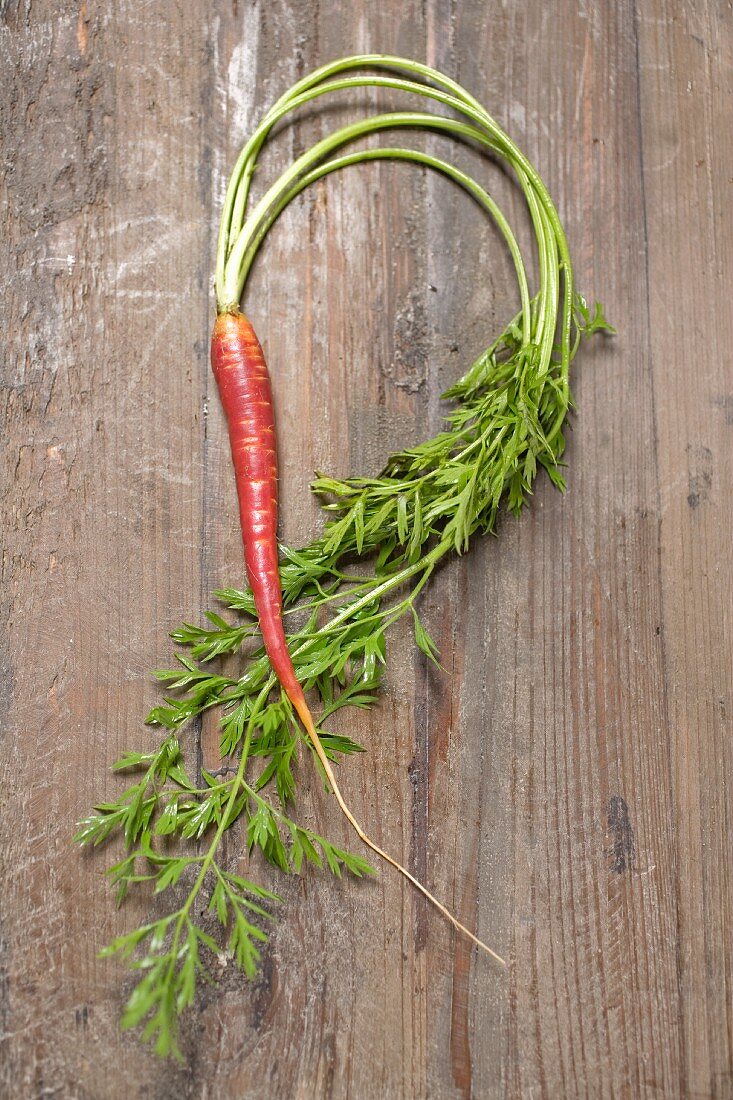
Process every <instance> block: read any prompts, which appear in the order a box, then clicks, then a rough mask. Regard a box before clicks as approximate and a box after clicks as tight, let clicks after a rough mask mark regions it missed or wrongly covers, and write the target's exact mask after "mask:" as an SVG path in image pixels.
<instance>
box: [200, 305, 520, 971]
mask: <svg viewBox="0 0 733 1100" xmlns="http://www.w3.org/2000/svg"><path fill="white" fill-rule="evenodd" d="M211 365H212V369H213V372H214V377H215V378H216V383H217V386H218V388H219V394H220V397H221V403H222V407H223V409H224V413H225V415H226V419H227V425H228V428H229V441H230V444H231V449H232V461H233V464H234V475H235V479H236V485H237V496H238V498H239V518H240V523H241V527H242V539H243V542H244V561H245V567H246V571H247V580H248V582H249V586H250V588H251V589H252V596H253V598H254V603H255V608H256V610H257V616H258V618H259V623H260V630H261V632H262V640H263V642H264V646H265V651H266V653H267V655H268V657H269V659H270V663H271V665H272V668H273V671H274V673H275V675H276V676H277V678H278V680H279V681H280V684H281V685H282V687H283V689H284V691H285V693H286V695H287V697H288V699H289V700H290V702H291V703H292V705H293V707H294V708H295V711H296V713H297V714H298V717H299V718H300V720H301V722H302V723H303V726H304V728H305V731H306V733H307V734H308V737H309V738H310V740H311V742H312V744H313V747H314V749H315V751H316V754H317V756H318V759H319V760H320V762H321V764H322V766H323V770H324V772H325V774H326V777H327V779H328V782H329V783H330V785H331V788H332V790H333V793H334V795H335V797H336V801H337V802H338V804H339V806H340V808H341V810H342V812H343V814H344V816H345V817H346V819H347V820H348V821H349V823H350V824H351V826H352V827H353V828H354V830H355V831H356V833H357V834H358V836H359V837H360V839H361V840H362V841H363V843H364V844H366V845H367V847H368V848H370V849H371V850H372V851H373V852H375V853H376V855H378V856H379V857H380V858H381V859H383V860H385V861H386V862H387V863H389V864H390V865H391V866H392V867H394V868H396V870H398V871H399V872H400V874H401V875H404V877H405V878H406V879H408V880H409V881H410V882H411V883H412V884H413V886H415V887H416V888H417V889H418V890H419V891H420V893H421V894H423V895H424V896H425V897H426V898H427V899H428V901H430V902H432V904H433V905H434V906H435V907H436V908H437V909H438V910H439V911H440V912H441V913H442V914H443V915H444V916H445V917H446V918H447V919H448V920H449V921H450V922H451V924H452V925H453V926H454V927H455V928H457V929H458V930H459V931H461V932H463V933H464V934H465V935H467V936H468V937H469V938H470V939H471V940H473V942H474V943H476V944H478V946H479V947H481V948H483V950H484V951H486V952H487V953H488V954H489V955H491V956H493V958H495V959H497V960H498V961H499V962H501V963H503V962H504V960H503V959H502V958H501V957H500V956H499V955H497V954H496V952H494V951H492V950H491V948H490V947H487V945H486V944H485V943H483V941H482V940H480V939H479V938H478V937H477V936H475V935H474V934H473V932H471V931H469V929H468V928H466V927H465V926H464V925H463V924H461V923H460V921H458V920H457V919H456V917H454V916H453V914H452V913H451V912H449V910H448V909H446V908H445V906H444V905H442V904H441V903H440V902H439V901H438V900H437V898H435V897H433V895H432V894H431V893H430V892H429V891H428V890H427V889H426V888H425V887H424V886H423V885H422V883H421V882H419V881H418V880H417V879H416V878H415V877H414V876H413V875H411V874H410V872H409V871H408V870H407V869H406V868H405V867H403V866H402V864H400V863H398V862H397V860H396V859H393V857H392V856H390V855H388V853H387V852H385V851H383V849H382V848H380V847H379V846H378V845H377V844H376V843H375V842H374V841H373V840H371V838H370V837H369V836H368V835H367V834H366V833H365V832H364V830H363V829H362V827H361V825H360V824H359V822H358V821H357V820H356V818H355V817H354V815H353V814H352V812H351V810H350V809H349V807H348V805H347V804H346V802H345V800H344V797H343V795H342V794H341V791H340V789H339V786H338V783H337V782H336V777H335V776H334V774H333V768H332V767H331V762H330V761H329V759H328V756H327V755H326V752H325V750H324V748H323V745H322V743H321V739H320V738H319V736H318V733H317V731H316V726H315V722H314V721H313V717H312V715H311V712H310V708H309V707H308V703H307V702H306V699H305V695H304V694H303V688H302V687H301V685H300V683H299V681H298V678H297V676H296V673H295V669H294V667H293V661H292V658H291V656H290V653H289V651H288V645H287V641H286V638H285V631H284V629H283V622H282V589H281V585H280V570H279V567H278V555H277V448H276V438H275V416H274V410H273V404H272V386H271V384H270V375H269V371H268V369H267V363H266V362H265V357H264V354H263V352H262V347H261V345H260V342H259V340H258V339H257V335H256V334H255V331H254V329H253V327H252V325H251V324H250V322H249V320H248V319H247V318H246V317H245V315H244V314H243V313H241V312H240V310H239V309H231V310H226V311H225V312H223V313H220V314H219V315H218V316H217V318H216V322H215V324H214V331H213V334H212V338H211Z"/></svg>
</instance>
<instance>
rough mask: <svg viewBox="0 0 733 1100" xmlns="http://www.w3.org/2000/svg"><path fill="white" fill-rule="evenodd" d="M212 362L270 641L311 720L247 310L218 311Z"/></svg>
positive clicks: (267, 409)
mask: <svg viewBox="0 0 733 1100" xmlns="http://www.w3.org/2000/svg"><path fill="white" fill-rule="evenodd" d="M211 365H212V368H213V371H214V377H215V378H216V383H217V386H218V388H219V394H220V396H221V403H222V406H223V408H224V413H225V414H226V418H227V425H228V428H229V441H230V443H231V448H232V462H233V463H234V473H235V478H236V484H237V496H238V498H239V520H240V523H241V527H242V540H243V542H244V562H245V567H246V570H247V580H248V582H249V586H250V588H251V589H252V595H253V597H254V602H255V607H256V608H257V615H258V618H259V621H260V629H261V631H262V639H263V642H264V645H265V650H266V651H267V655H268V657H269V658H270V663H271V664H272V668H273V670H274V672H275V675H276V676H277V678H278V680H279V681H280V683H281V684H282V686H283V688H284V689H285V692H286V694H287V696H288V698H289V699H290V701H291V702H292V704H293V706H294V707H295V709H296V711H297V712H298V714H300V715H301V718H303V720H305V713H307V712H308V708H307V705H306V702H305V698H304V696H303V690H302V688H301V686H300V684H299V682H298V679H297V677H296V675H295V669H294V668H293V662H292V660H291V659H290V654H289V652H288V646H287V642H286V640H285V631H284V629H283V623H282V590H281V586H280V571H279V568H278V554H277V449H276V441H275V416H274V410H273V405H272V387H271V385H270V374H269V371H268V369H267V363H266V362H265V357H264V355H263V352H262V347H261V345H260V342H259V340H258V339H257V335H256V333H255V330H254V329H253V328H252V325H251V324H250V322H249V320H248V319H247V318H246V317H245V315H244V314H243V313H241V312H240V311H239V310H237V311H236V312H231V313H220V314H219V316H218V317H217V319H216V323H215V325H214V332H213V335H212V339H211ZM309 717H310V715H309ZM306 724H309V723H306Z"/></svg>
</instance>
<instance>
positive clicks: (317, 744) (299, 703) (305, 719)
mask: <svg viewBox="0 0 733 1100" xmlns="http://www.w3.org/2000/svg"><path fill="white" fill-rule="evenodd" d="M293 706H294V707H295V709H296V710H297V712H298V716H299V717H300V720H301V722H302V723H303V725H304V726H305V730H306V733H307V734H308V736H309V738H310V740H311V743H312V745H313V748H314V749H315V750H316V755H317V756H318V759H319V760H320V762H321V764H322V765H323V770H324V772H325V773H326V778H327V779H328V782H329V783H330V784H331V789H332V790H333V793H334V795H335V797H336V801H337V802H338V804H339V807H340V808H341V812H342V813H343V815H344V817H345V818H346V819H347V821H348V822H349V824H350V825H351V827H352V828H353V829H354V831H355V832H356V834H357V836H358V837H359V839H360V840H361V841H363V843H364V844H366V846H367V848H371V850H372V851H373V852H374V853H375V854H376V855H378V856H379V857H380V858H381V859H383V860H384V861H385V863H389V864H390V866H391V867H394V868H395V870H396V871H399V873H400V874H401V875H403V876H404V877H405V878H406V879H407V880H408V881H409V882H411V883H412V885H413V886H414V887H415V889H417V890H419V891H420V893H421V894H422V895H423V897H425V898H427V900H428V901H429V902H430V903H431V904H432V905H434V906H435V908H436V909H437V910H438V911H439V912H440V913H442V914H443V916H444V917H445V918H446V920H449V921H450V923H451V924H452V925H453V927H454V928H455V929H456V930H457V931H458V932H462V933H463V934H464V936H468V938H469V939H470V940H473V942H474V943H475V944H476V945H477V946H478V947H480V948H481V950H482V951H485V952H486V954H487V955H491V957H492V959H496V961H497V962H498V963H500V964H501V965H502V966H506V962H505V960H504V959H502V957H501V955H497V953H496V952H495V951H492V950H491V948H490V947H488V946H487V944H485V943H484V942H483V940H480V939H479V938H478V936H475V935H474V934H473V932H471V931H469V929H468V928H466V926H465V924H461V922H460V921H459V920H458V919H457V918H456V917H454V916H453V914H452V913H451V912H450V910H449V909H446V907H445V906H444V905H443V904H442V903H441V902H439V901H438V899H437V898H436V897H434V896H433V895H432V894H431V893H430V891H429V890H428V889H427V888H426V887H425V886H423V884H422V883H421V882H419V881H418V879H416V878H415V876H414V875H411V874H410V872H409V871H408V870H407V868H406V867H403V866H402V864H401V863H398V862H397V860H396V859H393V858H392V856H390V855H388V853H387V852H385V851H384V850H383V849H382V848H380V847H379V845H378V844H375V843H374V841H373V840H372V839H371V838H370V837H369V836H368V835H367V834H366V833H365V832H364V830H363V829H362V827H361V825H360V824H359V822H358V821H357V820H356V818H355V817H354V815H353V814H352V812H351V810H350V809H349V807H348V806H347V805H346V802H345V800H344V797H343V795H342V794H341V791H340V789H339V785H338V783H337V782H336V777H335V775H334V774H333V768H332V767H331V761H330V760H329V759H328V757H327V756H326V752H325V750H324V748H323V745H322V744H321V739H320V737H319V736H318V733H317V731H316V727H315V723H314V722H313V717H312V715H311V712H310V710H309V709H308V704H307V703H306V702H305V699H302V700H301V699H294V700H293Z"/></svg>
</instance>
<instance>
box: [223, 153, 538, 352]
mask: <svg viewBox="0 0 733 1100" xmlns="http://www.w3.org/2000/svg"><path fill="white" fill-rule="evenodd" d="M372 160H406V161H412V162H414V163H415V164H421V165H424V166H425V167H427V168H433V169H435V170H436V171H438V172H442V173H443V174H444V175H446V176H448V177H449V178H450V179H453V180H454V181H455V182H456V183H458V184H459V185H460V186H461V187H463V188H464V189H465V190H466V191H468V192H469V194H471V195H473V197H474V198H475V199H476V200H477V202H479V203H480V204H481V205H482V206H483V207H484V208H485V209H486V210H488V212H489V213H490V214H491V216H492V217H493V219H494V221H495V222H496V225H497V227H498V229H499V231H500V232H501V234H502V236H503V237H504V240H505V241H506V244H507V247H508V249H509V252H510V254H511V257H512V260H513V262H514V268H515V271H516V273H517V282H518V283H519V294H520V299H521V310H520V314H521V317H522V342H523V343H524V344H528V343H529V341H530V337H531V332H530V325H531V308H530V295H529V285H528V282H527V273H526V271H525V268H524V261H523V260H522V254H521V252H520V250H519V245H518V244H517V241H516V238H515V236H514V234H513V232H512V229H511V226H510V225H509V222H508V221H507V219H506V217H505V216H504V214H503V213H502V211H501V209H500V208H499V206H498V205H497V204H496V202H495V201H494V199H492V197H491V196H490V195H489V194H488V192H487V191H485V190H484V188H483V187H481V186H480V185H479V184H478V183H476V181H475V180H474V179H472V177H471V176H469V175H467V173H465V172H462V171H461V170H460V169H459V168H456V167H455V166H454V165H452V164H449V163H448V162H447V161H444V160H440V159H439V158H438V157H433V156H430V155H429V154H428V153H422V152H420V151H419V150H416V149H395V148H379V149H363V150H361V151H360V152H358V153H349V154H347V155H346V156H342V157H338V158H336V159H334V160H329V161H327V162H326V163H325V164H321V165H319V166H318V167H317V168H314V169H313V170H312V171H311V172H309V173H308V174H307V175H305V176H303V177H302V178H301V179H299V180H297V181H296V183H294V184H293V185H292V187H291V188H290V189H289V190H288V191H286V192H285V194H283V195H282V196H281V198H280V199H279V200H278V202H277V203H275V204H274V205H273V206H272V207H271V208H270V210H269V211H268V213H267V216H266V217H265V219H264V220H263V221H262V222H261V223H260V226H259V228H258V229H257V232H256V234H255V236H254V237H253V239H252V241H251V243H250V245H249V247H248V249H247V251H246V252H245V254H244V256H243V259H242V268H241V274H242V279H243V282H244V283H246V281H247V277H248V275H249V271H250V268H251V267H252V264H253V262H254V259H255V257H256V255H257V252H258V251H259V248H260V246H261V244H262V242H263V240H264V238H265V236H266V235H267V233H269V231H270V229H271V227H272V225H273V224H274V222H275V221H276V220H277V218H278V217H279V216H280V214H281V213H282V212H283V210H284V209H285V207H286V206H288V205H289V203H291V202H292V201H293V199H294V198H296V196H297V195H299V194H300V193H301V192H302V191H304V190H305V189H306V188H307V187H309V186H310V185H311V184H312V183H315V182H316V181H317V180H319V179H322V178H323V177H324V176H326V175H328V174H329V173H331V172H335V171H337V170H339V169H341V168H347V167H349V166H350V165H352V164H359V163H361V162H362V161H372Z"/></svg>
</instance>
